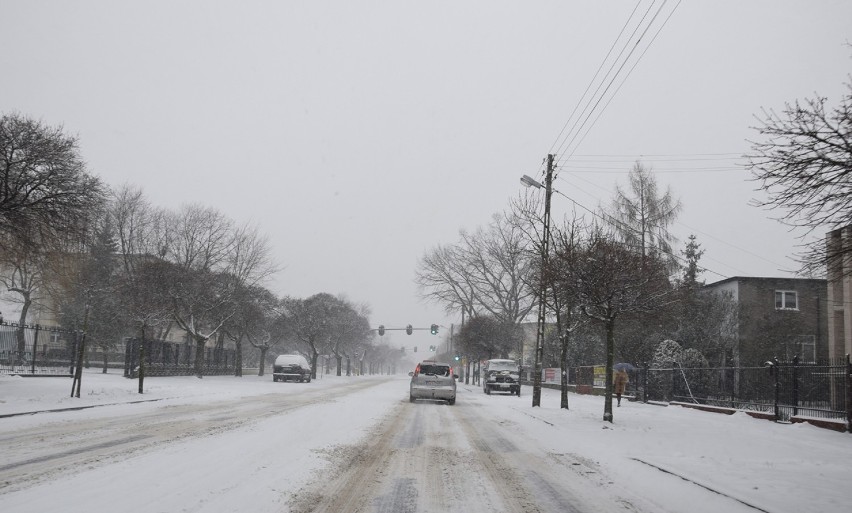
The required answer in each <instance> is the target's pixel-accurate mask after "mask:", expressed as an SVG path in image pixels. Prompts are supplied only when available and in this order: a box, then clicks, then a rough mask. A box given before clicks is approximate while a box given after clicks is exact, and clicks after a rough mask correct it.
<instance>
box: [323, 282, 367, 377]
mask: <svg viewBox="0 0 852 513" xmlns="http://www.w3.org/2000/svg"><path fill="white" fill-rule="evenodd" d="M333 313H334V315H333V316H332V317H331V318H330V319H329V321H330V330H329V349H330V351H331V353H332V354H333V355H334V357H335V359H336V360H337V375H338V376H340V375H342V370H343V369H342V368H343V358H346V359H347V360H351V358H352V354H353V353H354V352H355V349H356V348H357V347H358V346H359V345H361V344H364V343H365V342H367V341H369V340H370V338H372V331H371V330H370V320H369V318H368V317H369V313H370V310H369V308H368V307H367V306H366V305H360V306H355V305H353V304H351V303H350V302H349V301H346V300H345V299H342V298H338V305H337V307H336V308H334V309H333ZM347 374H349V372H347Z"/></svg>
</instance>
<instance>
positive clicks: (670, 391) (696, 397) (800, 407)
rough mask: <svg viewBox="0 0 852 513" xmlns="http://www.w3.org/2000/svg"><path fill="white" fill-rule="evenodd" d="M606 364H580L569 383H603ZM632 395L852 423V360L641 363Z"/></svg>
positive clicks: (633, 374) (786, 417)
mask: <svg viewBox="0 0 852 513" xmlns="http://www.w3.org/2000/svg"><path fill="white" fill-rule="evenodd" d="M600 369H601V367H600V366H598V367H578V368H575V369H572V372H569V382H570V383H571V384H573V385H577V389H578V391H579V390H581V388H585V389H589V388H591V387H601V386H602V383H600V380H599V379H598V380H597V381H596V380H595V379H594V378H595V376H598V375H600V374H601V372H600ZM629 375H630V382H629V384H628V387H627V392H628V393H629V394H632V395H635V396H636V397H637V398H638V399H639V400H641V401H645V402H648V401H664V402H671V401H678V402H688V403H693V404H698V405H707V406H715V407H723V408H731V409H736V410H747V411H759V412H764V413H767V414H770V415H772V416H773V417H774V418H775V420H779V421H789V420H790V419H791V418H794V417H797V418H811V419H824V420H835V421H844V422H846V423H847V426H852V363H850V359H849V356H847V357H846V358H845V359H835V360H831V361H825V362H818V363H810V362H799V361H798V358H793V360H791V361H780V360H778V359H775V358H773V359H772V360H770V361H767V362H766V364H765V365H764V366H762V367H715V368H684V367H674V368H647V367H646V368H640V367H636V368H633V369H632V370H630V371H629Z"/></svg>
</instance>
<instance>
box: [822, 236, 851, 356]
mask: <svg viewBox="0 0 852 513" xmlns="http://www.w3.org/2000/svg"><path fill="white" fill-rule="evenodd" d="M826 270H827V273H828V276H827V277H828V352H829V356H830V357H831V358H841V357H843V356H845V355H847V354H852V226H847V227H845V228H841V229H839V230H834V231H831V232H829V233H828V235H827V236H826Z"/></svg>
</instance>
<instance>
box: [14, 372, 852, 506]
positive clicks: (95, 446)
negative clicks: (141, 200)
mask: <svg viewBox="0 0 852 513" xmlns="http://www.w3.org/2000/svg"><path fill="white" fill-rule="evenodd" d="M407 385H408V378H407V377H405V376H402V375H400V376H390V377H388V376H364V377H335V376H326V377H324V378H321V379H317V380H314V381H313V382H312V383H310V384H295V383H272V380H271V377H269V376H267V377H263V378H260V377H257V376H246V377H243V378H233V377H206V378H204V379H197V378H194V377H175V378H148V379H147V380H146V393H145V394H143V395H141V396H140V395H139V394H137V393H136V387H137V382H136V381H133V380H127V379H125V378H123V377H121V376H120V375H118V374H108V375H102V374H99V373H86V374H85V375H84V378H83V391H82V394H81V398H79V399H77V398H71V397H69V395H70V392H71V380H70V379H67V378H20V377H8V376H0V416H2V415H11V414H17V413H23V412H36V411H41V412H44V413H38V414H32V415H12V416H5V417H0V446H2V447H3V454H4V457H0V508H2V509H3V511H13V512H28V511H33V512H35V511H49V510H58V509H61V510H62V511H72V512H75V511H79V512H95V511H122V512H143V511H144V512H152V511H163V512H174V511H204V512H220V511H222V512H224V511H252V512H280V511H311V510H312V509H311V507H310V502H311V500H313V497H314V495H311V494H314V493H316V490H322V485H323V483H324V482H325V480H331V478H332V477H333V476H335V475H338V474H339V473H340V472H341V469H340V468H338V467H339V466H341V465H342V464H343V463H342V462H344V461H349V463H351V460H347V459H346V458H347V450H346V448H347V447H354V446H356V445H357V444H359V443H363V441H364V440H369V439H371V438H376V437H378V436H379V432H380V431H382V429H384V428H382V427H381V426H383V425H386V424H387V423H388V422H389V421H388V419H389V418H394V417H401V416H403V415H404V414H403V413H402V412H404V411H408V412H409V413H408V414H407V415H409V416H411V415H414V414H416V415H417V416H418V417H416V418H418V419H420V420H419V421H420V422H424V420H425V418H426V417H423V416H429V417H434V418H435V419H440V422H441V423H444V424H446V423H448V422H451V421H452V420H453V419H455V418H456V417H457V418H458V419H460V420H464V419H468V420H472V421H474V422H478V420H477V419H481V418H488V419H493V423H490V425H489V427H488V429H489V430H490V431H491V432H492V433H493V434H495V435H496V436H498V437H503V442H502V443H504V444H505V443H509V442H511V443H512V445H513V446H514V447H516V448H517V450H518V451H521V452H529V453H534V452H536V451H540V452H541V454H543V455H546V457H545V458H544V459H542V460H541V461H551V462H552V467H550V468H548V466H547V465H545V468H541V469H539V470H538V472H539V473H548V472H550V473H563V474H565V476H564V478H565V479H566V480H567V479H578V477H577V476H578V475H579V474H580V472H575V473H572V472H571V471H570V469H571V468H572V466H576V468H577V469H583V471H582V473H583V474H594V479H591V480H589V481H587V482H585V483H586V484H584V485H583V486H586V487H588V488H597V489H599V491H604V492H607V491H609V492H607V493H617V494H618V495H619V504H621V506H619V507H618V508H616V509H612V508H609V507H601V510H605V511H615V510H623V511H643V512H651V511H671V512H675V511H691V512H703V511H708V512H709V511H713V512H717V511H719V509H720V508H721V509H723V510H724V511H731V512H738V511H766V512H772V513H776V512H786V511H789V512H793V511H797V512H798V511H819V512H835V511H836V512H840V511H848V507H849V504H852V487H850V486H849V475H850V471H852V434H846V433H838V432H833V431H829V430H825V429H820V428H816V427H813V426H809V425H786V424H775V423H772V422H769V421H765V420H758V419H753V418H751V417H749V416H747V415H744V414H734V415H731V416H728V415H721V414H714V413H706V412H701V411H696V410H690V409H686V408H681V407H676V406H668V407H665V406H656V405H645V404H639V403H629V402H626V401H623V402H622V406H621V407H620V408H616V410H615V422H614V423H613V424H609V423H605V422H602V421H601V417H602V410H603V399H602V398H600V397H593V396H578V395H570V398H569V400H570V406H571V409H570V410H569V411H565V410H561V409H560V408H559V394H558V391H556V390H548V389H545V390H543V391H542V406H541V407H540V408H532V407H531V406H530V392H531V390H530V389H529V388H528V387H525V388H524V390H523V393H524V395H523V396H522V397H520V398H517V397H509V396H500V395H491V396H486V395H484V394H483V393H482V391H481V390H479V389H477V388H476V387H473V386H466V385H463V384H462V385H460V386H459V390H458V402H457V403H456V405H455V406H444V405H439V406H436V405H429V404H421V403H418V404H415V405H411V404H409V403H408V386H407ZM138 401H143V402H138ZM86 406H95V407H93V408H84V409H79V410H68V408H77V407H86ZM406 408H408V410H406ZM429 408H431V409H429ZM60 409H62V410H65V411H61V412H49V410H60ZM411 412H415V413H414V414H412V413H411ZM412 418H413V417H412ZM143 423H144V424H145V425H152V426H157V428H156V429H155V430H152V429H150V428H146V430H142V429H136V428H135V426H141V425H143ZM470 425H474V424H473V422H471V424H470ZM427 428H428V426H427ZM399 429H400V430H401V431H403V430H407V432H408V435H410V436H413V435H412V433H414V434H415V435H417V436H421V437H422V436H423V434H422V433H415V432H414V431H412V430H411V428H410V427H409V428H405V427H400V428H399ZM454 429H455V430H456V431H459V432H460V433H461V432H462V430H461V429H460V428H454ZM428 433H429V432H426V436H427V437H428V436H429V434H428ZM30 435H32V436H30ZM408 435H407V436H408ZM87 436H89V437H96V438H95V439H88V438H86V437H87ZM412 440H413V438H412ZM459 440H461V437H459ZM430 443H431V444H432V445H433V446H436V445H437V446H440V445H441V444H442V441H441V440H432V441H430ZM456 445H457V447H455V448H454V450H459V451H465V450H469V449H470V447H469V445H470V444H469V443H468V444H467V445H465V443H462V442H461V441H459V442H458V443H456ZM118 448H124V449H123V450H118ZM394 450H399V449H398V448H397V449H394ZM349 453H351V451H349ZM349 457H350V458H351V454H349ZM52 466H53V467H55V468H57V469H58V470H57V471H56V472H53V473H52V472H51V471H50V470H49V469H50V468H53V467H52ZM566 468H567V469H569V470H567V471H566ZM445 471H446V472H451V470H450V469H446V470H445ZM466 471H467V470H466ZM438 478H440V475H438ZM580 482H581V484H582V483H583V481H582V480H581V481H580ZM486 488H487V487H486ZM483 490H484V491H483ZM483 490H479V491H477V490H468V491H465V490H462V491H460V492H459V494H460V495H459V496H458V497H456V498H448V499H445V502H441V503H440V504H442V507H443V506H448V507H453V506H455V505H456V504H455V503H454V502H453V501H455V500H457V499H458V498H459V497H463V496H464V495H465V494H467V493H470V494H471V495H473V496H475V495H476V494H477V493H480V494H484V493H493V491H494V490H490V489H483ZM580 490H582V487H581V488H580ZM320 493H321V492H320ZM581 493H582V492H581ZM421 495H422V491H421ZM316 500H317V501H321V500H322V498H321V497H320V496H319V495H317V496H316ZM419 500H420V501H421V502H419V503H417V504H419V506H418V507H415V506H412V509H409V511H415V510H416V511H428V510H429V509H428V507H424V506H423V504H424V503H423V502H422V501H423V498H422V497H421V498H420V499H419ZM377 504H378V503H377ZM427 504H432V503H431V502H430V503H427ZM459 504H460V505H463V506H464V508H463V509H465V511H473V512H477V513H478V512H479V511H488V510H489V509H488V508H492V509H491V510H490V511H494V509H493V508H494V506H493V505H491V506H488V507H486V505H483V506H481V507H478V506H477V503H476V502H464V503H463V504H462V503H459ZM544 504H547V502H546V501H545V502H544ZM546 509H547V508H540V509H538V510H537V511H540V510H546ZM375 510H376V511H380V510H381V511H384V510H385V509H382V508H381V507H380V506H379V505H376V506H375ZM550 510H554V511H555V510H556V509H550Z"/></svg>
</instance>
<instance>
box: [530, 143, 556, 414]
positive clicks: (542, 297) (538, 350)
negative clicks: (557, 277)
mask: <svg viewBox="0 0 852 513" xmlns="http://www.w3.org/2000/svg"><path fill="white" fill-rule="evenodd" d="M552 182H553V154H549V155H548V156H547V175H546V176H545V180H544V191H545V192H544V234H543V236H542V240H541V275H540V277H539V290H538V330H537V331H536V335H535V375H534V376H533V396H532V405H533V406H534V407H535V406H541V366H542V363H543V360H544V318H545V314H546V313H547V308H546V304H547V300H546V297H547V280H546V279H545V276H546V274H547V272H548V267H549V266H548V253H549V251H550V249H549V248H550V195H551V194H552V192H553V189H552V187H551V184H552Z"/></svg>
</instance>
